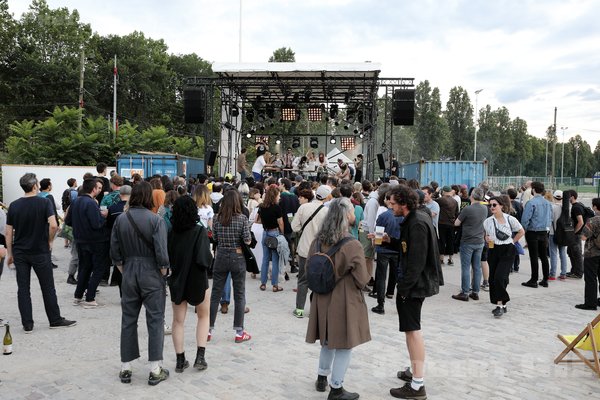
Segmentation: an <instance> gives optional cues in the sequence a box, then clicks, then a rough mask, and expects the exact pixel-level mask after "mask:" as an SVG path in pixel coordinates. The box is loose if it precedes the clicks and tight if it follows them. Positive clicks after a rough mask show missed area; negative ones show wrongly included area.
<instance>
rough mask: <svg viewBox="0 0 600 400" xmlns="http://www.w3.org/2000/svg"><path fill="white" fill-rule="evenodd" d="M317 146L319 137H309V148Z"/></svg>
mask: <svg viewBox="0 0 600 400" xmlns="http://www.w3.org/2000/svg"><path fill="white" fill-rule="evenodd" d="M318 147H319V139H318V138H316V137H311V138H310V148H311V149H316V148H318Z"/></svg>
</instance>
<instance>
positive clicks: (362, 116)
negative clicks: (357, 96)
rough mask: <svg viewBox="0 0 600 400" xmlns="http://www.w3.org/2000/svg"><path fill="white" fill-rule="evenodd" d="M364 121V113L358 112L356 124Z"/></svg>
mask: <svg viewBox="0 0 600 400" xmlns="http://www.w3.org/2000/svg"><path fill="white" fill-rule="evenodd" d="M364 120H365V113H364V112H363V110H358V123H359V124H362V123H363V122H364Z"/></svg>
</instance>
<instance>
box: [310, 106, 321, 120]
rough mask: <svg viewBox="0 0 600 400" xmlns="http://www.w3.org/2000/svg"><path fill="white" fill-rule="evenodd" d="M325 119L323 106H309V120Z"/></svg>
mask: <svg viewBox="0 0 600 400" xmlns="http://www.w3.org/2000/svg"><path fill="white" fill-rule="evenodd" d="M321 119H323V109H322V108H321V106H309V107H308V120H309V121H320V120H321Z"/></svg>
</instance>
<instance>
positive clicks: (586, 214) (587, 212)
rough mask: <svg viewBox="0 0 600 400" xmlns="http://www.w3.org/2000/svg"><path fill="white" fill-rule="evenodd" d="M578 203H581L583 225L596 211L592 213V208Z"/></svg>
mask: <svg viewBox="0 0 600 400" xmlns="http://www.w3.org/2000/svg"><path fill="white" fill-rule="evenodd" d="M579 204H581V207H583V224H584V225H585V224H587V222H588V220H589V219H590V218H592V217H595V216H596V213H594V210H592V209H591V208H590V207H586V206H584V205H583V204H582V203H579Z"/></svg>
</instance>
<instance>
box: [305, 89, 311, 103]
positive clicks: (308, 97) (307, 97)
mask: <svg viewBox="0 0 600 400" xmlns="http://www.w3.org/2000/svg"><path fill="white" fill-rule="evenodd" d="M311 95H312V90H311V89H310V87H309V86H307V87H306V89H304V102H305V103H308V102H310V96H311Z"/></svg>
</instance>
